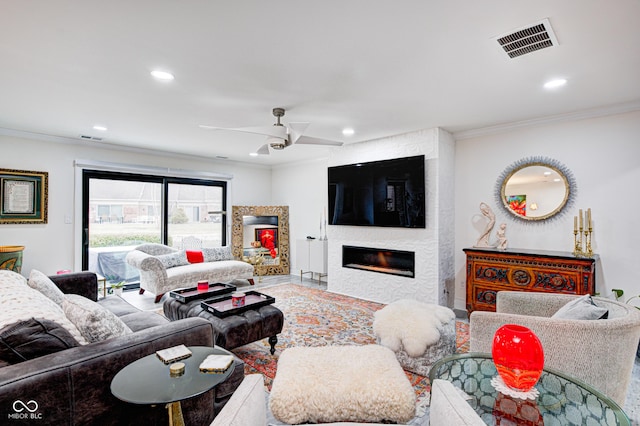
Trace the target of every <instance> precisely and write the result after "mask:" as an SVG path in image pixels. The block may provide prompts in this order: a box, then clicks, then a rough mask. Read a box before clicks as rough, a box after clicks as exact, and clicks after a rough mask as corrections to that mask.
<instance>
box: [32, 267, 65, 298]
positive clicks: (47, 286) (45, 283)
mask: <svg viewBox="0 0 640 426" xmlns="http://www.w3.org/2000/svg"><path fill="white" fill-rule="evenodd" d="M28 283H29V287H31V288H33V289H36V290H38V291H39V292H40V293H42V294H44V295H45V296H47V297H48V298H49V299H51V300H53V301H54V302H56V304H58V305H59V306H62V301H63V300H64V293H63V292H62V291H61V290H60V289H59V288H58V286H57V285H55V284H54V283H53V281H51V280H50V279H49V277H48V276H46V275H45V274H43V273H42V272H40V271H37V270H35V269H32V270H31V273H30V274H29V281H28Z"/></svg>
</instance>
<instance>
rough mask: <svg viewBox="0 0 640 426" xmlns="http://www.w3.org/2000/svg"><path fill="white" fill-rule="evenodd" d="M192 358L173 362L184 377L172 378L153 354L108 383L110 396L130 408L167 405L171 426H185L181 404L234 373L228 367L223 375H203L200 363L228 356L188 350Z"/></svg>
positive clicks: (218, 351) (223, 352) (200, 348)
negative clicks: (181, 367)
mask: <svg viewBox="0 0 640 426" xmlns="http://www.w3.org/2000/svg"><path fill="white" fill-rule="evenodd" d="M188 348H189V350H190V351H191V352H192V355H191V356H190V357H189V358H185V359H182V360H180V361H176V362H183V363H184V364H185V371H184V374H182V375H180V376H178V377H172V376H171V375H170V373H169V366H170V365H171V364H165V363H163V362H162V361H160V359H159V358H158V357H157V356H156V354H155V353H153V354H151V355H147V356H146V357H144V358H140V359H139V360H137V361H135V362H132V363H131V364H129V365H127V366H126V367H124V368H123V369H122V370H120V371H119V372H118V374H116V375H115V376H114V378H113V380H112V381H111V393H112V394H113V395H114V396H115V397H116V398H118V399H120V400H122V401H125V402H129V403H132V404H144V405H159V404H166V407H167V410H168V412H169V424H170V425H175V426H178V425H184V419H183V418H182V408H181V406H180V401H182V400H184V399H188V398H192V397H194V396H198V395H200V394H202V393H204V392H206V391H208V390H210V389H213V388H214V387H215V386H216V385H218V384H220V383H222V382H224V381H225V380H226V379H227V378H228V377H229V376H230V375H231V373H233V369H234V364H231V367H229V368H228V369H227V370H226V371H225V372H224V373H215V374H210V373H202V372H201V371H200V368H199V367H200V363H202V361H203V360H204V359H205V358H206V357H207V356H208V355H211V354H220V355H231V352H229V351H227V350H225V349H222V348H219V347H213V348H211V347H208V346H189V347H188Z"/></svg>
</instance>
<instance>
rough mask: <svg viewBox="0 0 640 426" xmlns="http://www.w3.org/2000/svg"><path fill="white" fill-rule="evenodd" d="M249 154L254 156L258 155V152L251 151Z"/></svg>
mask: <svg viewBox="0 0 640 426" xmlns="http://www.w3.org/2000/svg"><path fill="white" fill-rule="evenodd" d="M249 155H250V156H252V157H257V156H258V153H257V152H251V153H249Z"/></svg>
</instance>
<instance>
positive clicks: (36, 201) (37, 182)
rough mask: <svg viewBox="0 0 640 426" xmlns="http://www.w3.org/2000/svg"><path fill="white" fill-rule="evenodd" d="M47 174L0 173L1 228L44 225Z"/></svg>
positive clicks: (47, 183) (12, 171)
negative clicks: (14, 224)
mask: <svg viewBox="0 0 640 426" xmlns="http://www.w3.org/2000/svg"><path fill="white" fill-rule="evenodd" d="M48 198H49V173H47V172H34V171H28V170H11V169H0V224H5V223H7V224H8V223H23V224H24V223H47V204H48Z"/></svg>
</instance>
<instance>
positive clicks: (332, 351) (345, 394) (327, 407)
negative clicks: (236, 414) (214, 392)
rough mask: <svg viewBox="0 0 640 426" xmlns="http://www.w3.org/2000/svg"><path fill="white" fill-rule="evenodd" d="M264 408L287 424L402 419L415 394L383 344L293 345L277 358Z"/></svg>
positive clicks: (411, 410) (411, 409) (412, 411)
mask: <svg viewBox="0 0 640 426" xmlns="http://www.w3.org/2000/svg"><path fill="white" fill-rule="evenodd" d="M269 408H270V409H271V412H272V413H273V415H274V417H275V418H276V419H278V420H280V421H282V422H284V423H287V424H300V423H307V422H308V423H331V422H372V423H380V422H383V421H385V422H392V423H407V422H409V421H410V420H411V419H412V418H413V417H415V411H416V395H415V392H414V390H413V387H412V386H411V383H410V382H409V379H408V378H407V376H406V374H405V373H404V371H403V370H402V367H401V366H400V363H399V362H398V360H397V359H396V357H395V355H394V353H393V352H392V351H391V350H390V349H388V348H385V347H383V346H379V345H365V346H320V347H294V348H288V349H285V350H284V351H283V352H282V354H281V355H280V358H279V359H278V369H277V371H276V377H275V378H274V379H273V385H272V387H271V394H270V396H269Z"/></svg>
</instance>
